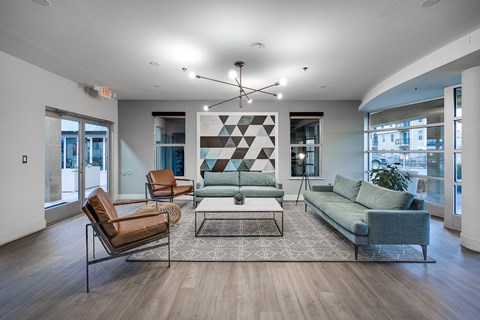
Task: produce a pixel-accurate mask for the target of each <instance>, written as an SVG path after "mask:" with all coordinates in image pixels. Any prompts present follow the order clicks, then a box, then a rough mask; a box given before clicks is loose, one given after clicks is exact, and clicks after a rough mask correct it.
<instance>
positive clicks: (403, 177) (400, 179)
mask: <svg viewBox="0 0 480 320" xmlns="http://www.w3.org/2000/svg"><path fill="white" fill-rule="evenodd" d="M370 180H371V181H372V183H373V184H376V185H377V186H380V187H384V188H387V189H390V190H395V191H407V189H408V183H409V182H410V181H411V180H412V176H411V175H410V173H408V172H402V171H400V170H398V168H397V166H395V165H393V164H388V165H386V166H384V167H381V168H377V169H372V170H371V171H370Z"/></svg>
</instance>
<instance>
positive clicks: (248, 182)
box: [194, 171, 284, 206]
mask: <svg viewBox="0 0 480 320" xmlns="http://www.w3.org/2000/svg"><path fill="white" fill-rule="evenodd" d="M238 192H240V193H243V194H244V195H245V197H246V198H275V199H276V200H277V201H278V202H279V203H280V204H281V205H283V196H284V191H283V189H282V184H281V183H280V182H278V181H276V179H275V173H273V172H255V171H229V172H209V171H206V172H205V173H204V178H203V179H202V180H200V181H198V182H197V185H196V188H195V198H194V202H195V206H197V204H198V203H199V202H200V201H202V200H203V199H204V198H208V197H215V198H222V197H232V198H233V196H234V195H235V194H237V193H238Z"/></svg>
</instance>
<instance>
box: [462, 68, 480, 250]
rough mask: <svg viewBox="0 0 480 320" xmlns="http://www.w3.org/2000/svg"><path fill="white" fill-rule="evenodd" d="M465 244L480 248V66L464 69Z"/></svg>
mask: <svg viewBox="0 0 480 320" xmlns="http://www.w3.org/2000/svg"><path fill="white" fill-rule="evenodd" d="M462 109H463V110H462V131H463V132H462V167H463V168H462V170H463V174H462V233H461V235H460V237H461V241H462V246H464V247H465V248H468V249H471V250H474V251H478V252H480V202H479V195H480V169H479V166H480V66H478V67H475V68H471V69H468V70H465V71H463V72H462Z"/></svg>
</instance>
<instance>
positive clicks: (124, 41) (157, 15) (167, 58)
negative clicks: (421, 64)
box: [0, 0, 480, 103]
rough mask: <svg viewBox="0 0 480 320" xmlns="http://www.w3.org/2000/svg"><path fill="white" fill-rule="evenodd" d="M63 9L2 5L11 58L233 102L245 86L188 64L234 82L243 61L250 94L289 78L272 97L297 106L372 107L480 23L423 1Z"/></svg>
mask: <svg viewBox="0 0 480 320" xmlns="http://www.w3.org/2000/svg"><path fill="white" fill-rule="evenodd" d="M51 2H52V6H51V7H45V6H40V5H38V4H36V3H34V2H32V1H31V0H21V1H20V0H2V1H1V2H0V51H3V52H6V53H8V54H11V55H13V56H16V57H18V58H20V59H22V60H25V61H28V62H30V63H32V64H35V65H37V66H40V67H42V68H44V69H47V70H49V71H51V72H53V73H56V74H59V75H61V76H63V77H65V78H68V79H71V80H73V81H75V82H78V83H81V84H87V85H106V86H109V87H111V88H112V90H114V91H115V92H116V93H117V95H118V98H119V99H160V100H190V99H195V100H223V99H227V98H229V97H231V96H234V95H235V94H236V93H237V92H236V90H235V88H233V87H228V86H224V85H220V84H216V83H212V82H208V81H205V80H199V79H194V80H191V79H189V78H188V76H187V73H188V72H186V73H184V72H182V67H185V68H188V70H189V71H190V70H194V71H195V72H197V73H198V74H201V75H203V76H207V77H211V78H216V79H221V80H225V81H228V80H229V79H228V77H227V73H228V71H229V70H230V69H232V68H233V62H234V61H236V60H243V61H245V63H246V66H245V68H244V70H243V83H244V85H246V86H250V87H255V88H257V87H262V86H266V85H269V84H271V83H273V82H274V81H278V80H279V79H280V78H282V77H285V78H287V79H288V86H287V87H285V88H281V90H280V88H275V89H273V90H272V91H273V92H279V91H282V93H283V94H284V97H285V99H288V100H337V99H352V100H361V99H362V98H364V97H365V95H366V94H367V93H368V92H369V91H370V90H371V89H372V88H373V87H375V86H376V85H377V84H378V83H380V82H381V81H382V80H384V79H386V78H387V77H389V76H390V75H392V74H394V73H396V72H397V71H399V70H401V69H402V68H404V67H406V66H408V65H410V64H412V63H413V62H415V61H416V60H418V59H420V58H421V57H423V56H426V55H427V54H429V53H431V52H433V51H435V50H437V49H439V48H441V47H443V46H445V45H446V44H448V43H450V42H452V41H454V40H455V39H457V38H459V37H461V36H464V35H466V34H468V33H470V32H472V31H474V30H476V29H478V28H479V27H480V1H479V0H440V2H439V3H438V4H437V5H434V6H432V7H429V8H420V7H419V0H361V1H359V0H312V1H306V0H296V1H291V0H276V1H266V0H264V1H259V0H243V1H228V0H223V1H201V0H197V1H186V0H176V1H159V0H137V1H119V0H101V1H99V0H77V1H74V0H69V1H67V0H51ZM252 42H262V43H265V45H266V46H265V48H264V49H257V48H251V47H250V44H251V43H252ZM475 59H476V60H475V61H474V63H478V64H480V59H479V56H478V55H477V56H476V57H475ZM150 61H156V62H158V64H159V66H157V67H152V66H151V65H150V64H149V62H150ZM305 66H307V67H308V68H309V69H308V71H306V72H305V71H303V69H302V68H303V67H305ZM458 71H460V70H457V71H454V73H455V72H457V78H458ZM435 77H437V76H435ZM435 77H434V78H435ZM449 77H450V80H448V81H454V80H451V79H452V77H455V75H453V76H452V74H449ZM431 80H432V79H431V77H425V80H424V81H423V82H420V83H416V84H415V85H416V86H422V85H427V84H428V83H425V81H431ZM435 80H436V81H437V82H439V83H440V82H441V81H438V79H437V78H435ZM445 81H447V80H445ZM154 85H158V88H155V87H154ZM323 85H327V87H326V88H322V86H323ZM439 85H440V84H439ZM442 85H443V84H442ZM253 98H254V99H265V98H266V99H270V97H268V96H263V95H261V94H257V95H255V96H253ZM376 103H378V101H377V102H376Z"/></svg>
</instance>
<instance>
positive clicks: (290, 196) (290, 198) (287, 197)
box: [283, 194, 303, 201]
mask: <svg viewBox="0 0 480 320" xmlns="http://www.w3.org/2000/svg"><path fill="white" fill-rule="evenodd" d="M297 197H298V195H296V194H286V195H284V196H283V201H297ZM298 201H303V195H300V197H298Z"/></svg>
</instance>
